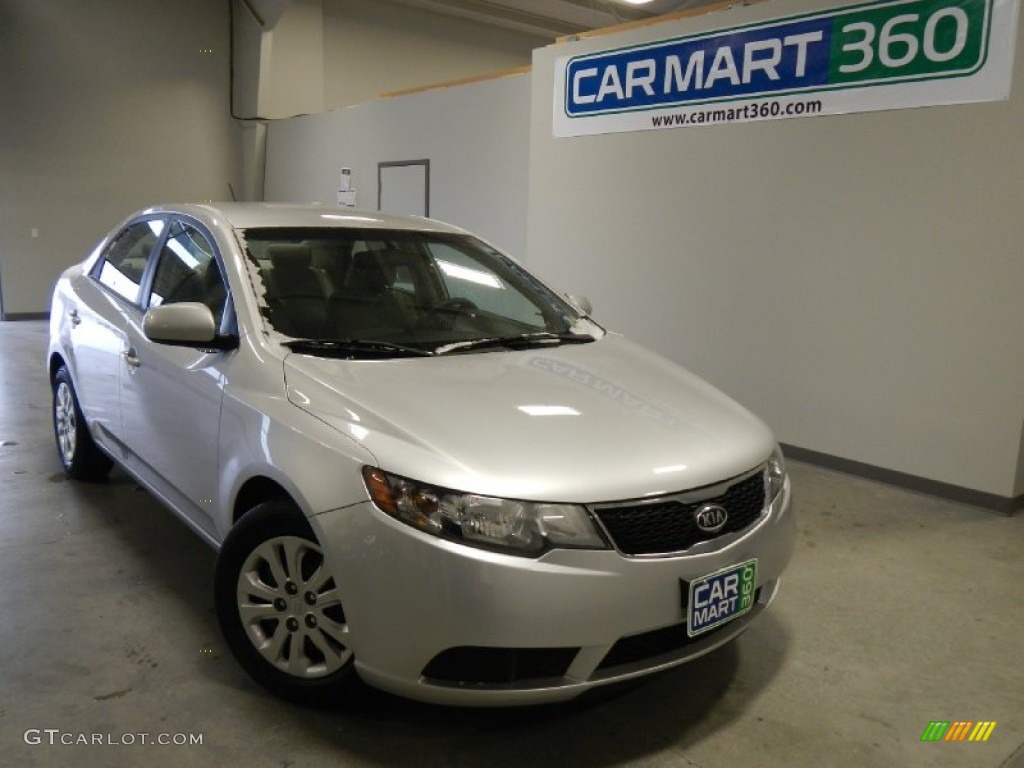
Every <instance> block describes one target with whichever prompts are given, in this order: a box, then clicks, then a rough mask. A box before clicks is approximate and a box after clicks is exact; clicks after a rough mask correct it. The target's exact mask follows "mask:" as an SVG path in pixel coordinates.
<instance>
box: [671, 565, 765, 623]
mask: <svg viewBox="0 0 1024 768" xmlns="http://www.w3.org/2000/svg"><path fill="white" fill-rule="evenodd" d="M756 586H757V560H756V559H754V560H748V561H747V562H745V563H740V564H739V565H730V566H729V567H728V568H723V569H722V570H720V571H716V572H715V573H712V574H710V575H708V576H704V577H703V578H700V579H695V580H694V581H691V582H690V595H689V600H688V601H687V610H686V632H687V634H688V635H689V636H690V637H695V636H696V635H700V634H703V633H704V632H708V631H710V630H712V629H714V628H715V627H720V626H722V625H723V624H725V623H726V622H729V621H732V620H733V619H735V618H736V617H737V616H742V615H743V614H744V613H746V612H747V611H749V610H750V609H751V608H753V607H754V590H755V588H756Z"/></svg>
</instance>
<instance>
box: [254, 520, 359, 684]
mask: <svg viewBox="0 0 1024 768" xmlns="http://www.w3.org/2000/svg"><path fill="white" fill-rule="evenodd" d="M237 605H238V615H239V618H240V619H241V622H242V627H243V628H244V630H245V634H246V635H247V636H248V638H249V640H250V642H252V644H253V646H254V647H255V648H256V650H257V651H258V652H259V653H260V655H261V656H262V657H263V658H264V659H265V660H266V661H268V662H269V663H271V664H273V665H274V666H275V667H277V668H278V669H280V670H281V671H282V672H285V673H286V674H288V675H291V676H293V677H298V678H302V679H315V678H320V677H325V676H327V675H330V674H332V673H334V672H336V671H338V670H339V669H341V668H342V667H344V666H345V665H346V664H347V663H348V661H349V660H350V659H351V657H352V651H351V650H350V649H349V647H348V625H347V624H346V622H345V615H344V613H343V611H342V608H341V599H340V598H339V596H338V590H337V586H336V584H335V582H334V577H333V576H332V575H331V572H330V569H329V568H328V565H327V562H326V560H325V559H324V556H323V552H322V551H321V549H320V548H319V547H318V546H317V545H316V544H315V543H313V542H311V541H308V540H307V539H304V538H301V537H298V536H278V537H275V538H271V539H267V540H266V541H263V542H261V543H260V544H259V545H258V546H256V548H255V549H253V550H252V552H250V553H249V556H248V557H247V558H246V560H245V562H244V564H243V566H242V568H241V571H240V572H239V574H238V585H237Z"/></svg>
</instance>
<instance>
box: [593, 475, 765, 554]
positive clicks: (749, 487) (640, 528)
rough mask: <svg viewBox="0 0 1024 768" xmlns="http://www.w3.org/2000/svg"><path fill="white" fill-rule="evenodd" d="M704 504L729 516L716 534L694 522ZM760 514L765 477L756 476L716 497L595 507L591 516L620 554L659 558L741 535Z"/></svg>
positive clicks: (762, 504)
mask: <svg viewBox="0 0 1024 768" xmlns="http://www.w3.org/2000/svg"><path fill="white" fill-rule="evenodd" d="M705 504H715V505H717V506H720V507H723V508H724V509H725V510H726V512H728V513H729V519H728V520H727V521H726V523H725V526H724V527H723V528H722V529H721V530H720V531H717V532H716V533H706V532H704V531H702V530H701V529H700V528H698V527H697V523H696V522H695V521H694V512H696V511H697V510H698V509H700V508H701V507H702V506H704V505H705ZM763 510H764V477H763V475H762V473H761V472H756V473H754V474H753V475H751V476H750V477H748V478H747V479H745V480H740V481H739V482H737V483H735V484H733V485H731V486H729V488H727V489H726V491H725V492H724V493H721V494H719V495H718V496H712V497H709V498H702V499H696V500H690V499H687V501H685V502H683V501H679V500H677V499H672V500H669V501H664V502H653V503H651V502H648V503H632V504H628V505H623V506H615V507H598V508H596V509H595V510H594V512H595V514H596V515H597V517H598V519H599V520H600V521H601V523H602V524H603V525H604V527H605V530H606V531H608V535H609V536H611V538H612V542H613V543H614V544H615V546H616V548H618V550H619V551H620V552H622V553H623V554H625V555H660V554H667V553H670V552H682V551H683V550H686V549H689V548H690V547H692V546H693V545H694V544H697V543H698V542H701V541H707V540H708V539H713V538H715V537H716V536H722V535H724V534H726V533H735V532H736V531H742V530H743V529H744V528H746V527H747V526H748V525H750V524H751V523H753V522H754V521H756V520H757V519H758V517H760V515H761V512H762V511H763Z"/></svg>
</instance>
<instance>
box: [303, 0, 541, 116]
mask: <svg viewBox="0 0 1024 768" xmlns="http://www.w3.org/2000/svg"><path fill="white" fill-rule="evenodd" d="M323 5H324V21H323V25H324V27H323V28H324V40H323V48H324V105H325V107H326V108H327V109H331V108H334V107H345V106H351V105H354V104H361V103H363V102H365V101H367V100H369V99H372V98H374V97H375V96H378V95H380V94H382V93H386V92H389V91H395V90H400V89H404V88H415V87H418V86H421V85H426V84H429V83H441V82H446V81H449V80H455V79H458V78H462V77H472V76H475V75H479V74H481V73H483V72H498V71H502V70H507V69H514V68H516V67H522V66H526V65H528V64H529V63H530V59H531V57H532V55H533V49H534V48H537V47H539V46H541V45H544V44H545V43H547V40H544V39H543V38H539V37H534V36H532V35H528V34H525V33H522V32H516V31H512V30H507V29H501V28H499V27H494V26H489V25H487V24H481V23H478V22H474V21H469V20H466V19H459V18H456V17H452V16H442V15H439V14H436V13H430V12H428V11H422V10H419V9H416V8H411V7H409V6H406V5H401V4H398V3H391V2H387V1H386V0H323Z"/></svg>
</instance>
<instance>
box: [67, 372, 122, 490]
mask: <svg viewBox="0 0 1024 768" xmlns="http://www.w3.org/2000/svg"><path fill="white" fill-rule="evenodd" d="M53 436H54V438H56V440H57V456H58V457H59V458H60V463H61V466H63V467H64V474H65V475H67V476H68V477H70V478H72V479H74V480H86V481H97V480H102V479H104V478H105V477H106V476H107V475H108V474H109V473H110V468H111V467H112V466H113V465H114V462H113V461H111V459H110V457H109V456H107V454H105V453H103V451H101V450H100V449H99V447H97V445H96V443H95V442H93V439H92V435H91V434H89V428H88V427H87V426H86V423H85V417H84V416H83V415H82V408H81V406H80V405H79V404H78V395H76V394H75V386H74V384H72V383H71V374H70V373H69V372H68V369H67V368H66V367H65V366H63V365H62V366H61V367H60V368H58V369H57V375H56V376H54V377H53Z"/></svg>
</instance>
